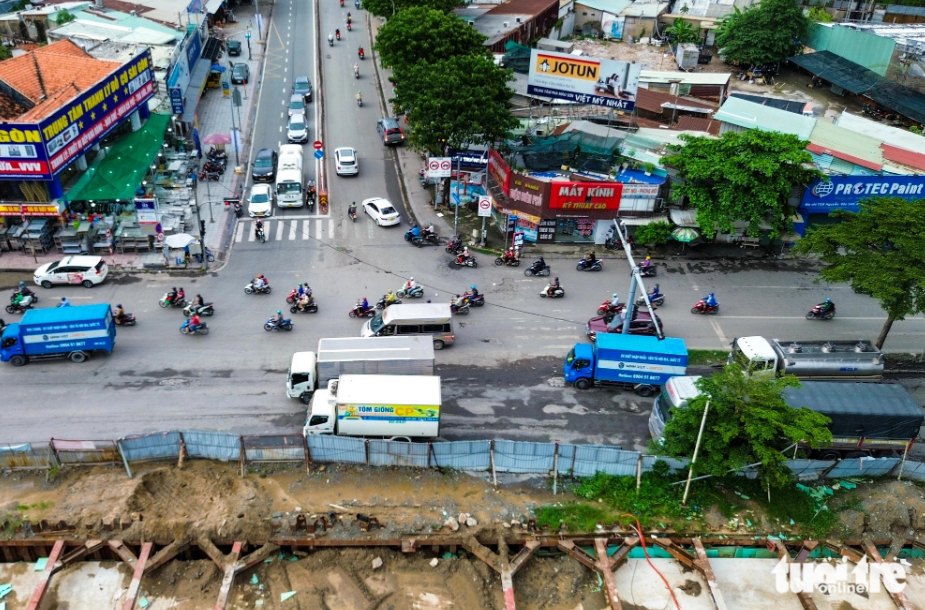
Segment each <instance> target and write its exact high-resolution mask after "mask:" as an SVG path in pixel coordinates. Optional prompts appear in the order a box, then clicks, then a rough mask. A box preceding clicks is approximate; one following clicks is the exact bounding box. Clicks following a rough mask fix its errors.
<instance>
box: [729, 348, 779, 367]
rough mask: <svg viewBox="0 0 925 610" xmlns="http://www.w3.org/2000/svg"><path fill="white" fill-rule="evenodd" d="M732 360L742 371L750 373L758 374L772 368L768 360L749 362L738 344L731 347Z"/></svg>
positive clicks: (756, 359)
mask: <svg viewBox="0 0 925 610" xmlns="http://www.w3.org/2000/svg"><path fill="white" fill-rule="evenodd" d="M732 359H733V360H734V361H735V363H736V364H738V365H739V366H741V367H742V370H744V371H746V372H750V373H759V372H761V371H764V370H768V369H771V368H772V364H771V361H769V360H761V359H758V358H755V359H752V360H749V358H748V356H746V355H745V352H743V351H742V349H741V348H740V347H739V344H738V343H734V344H733V345H732Z"/></svg>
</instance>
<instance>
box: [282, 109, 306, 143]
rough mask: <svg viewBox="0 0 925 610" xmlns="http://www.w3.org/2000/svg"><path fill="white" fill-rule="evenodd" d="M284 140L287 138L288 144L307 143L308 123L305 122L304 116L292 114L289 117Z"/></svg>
mask: <svg viewBox="0 0 925 610" xmlns="http://www.w3.org/2000/svg"><path fill="white" fill-rule="evenodd" d="M286 138H288V140H289V143H290V144H305V143H306V142H308V121H306V120H305V115H304V114H293V115H292V116H291V117H289V126H288V127H286Z"/></svg>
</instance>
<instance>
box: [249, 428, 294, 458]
mask: <svg viewBox="0 0 925 610" xmlns="http://www.w3.org/2000/svg"><path fill="white" fill-rule="evenodd" d="M242 440H243V441H244V455H245V459H246V460H247V461H248V462H304V461H305V440H304V437H303V436H302V435H301V434H278V435H273V436H245V437H242Z"/></svg>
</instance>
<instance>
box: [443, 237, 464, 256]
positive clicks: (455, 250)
mask: <svg viewBox="0 0 925 610" xmlns="http://www.w3.org/2000/svg"><path fill="white" fill-rule="evenodd" d="M462 249H463V243H462V240H461V239H460V238H459V236H458V235H457V236H455V237H454V238H453V239H451V240H450V243H448V244H447V245H446V251H447V252H448V253H449V254H459V253H460V252H462Z"/></svg>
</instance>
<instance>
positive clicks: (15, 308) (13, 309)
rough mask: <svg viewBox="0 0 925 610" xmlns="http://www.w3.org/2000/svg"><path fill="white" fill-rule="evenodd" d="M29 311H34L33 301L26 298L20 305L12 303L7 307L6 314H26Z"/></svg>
mask: <svg viewBox="0 0 925 610" xmlns="http://www.w3.org/2000/svg"><path fill="white" fill-rule="evenodd" d="M27 309H32V299H31V298H29V297H26V298H24V299H23V300H22V301H20V302H19V303H10V304H9V305H7V306H6V313H25V312H26V310H27Z"/></svg>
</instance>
